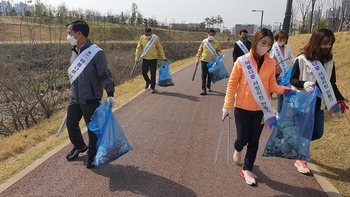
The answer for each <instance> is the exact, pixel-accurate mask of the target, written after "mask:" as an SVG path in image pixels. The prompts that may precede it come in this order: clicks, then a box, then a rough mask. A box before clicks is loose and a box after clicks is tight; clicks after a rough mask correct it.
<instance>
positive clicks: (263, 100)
mask: <svg viewBox="0 0 350 197" xmlns="http://www.w3.org/2000/svg"><path fill="white" fill-rule="evenodd" d="M239 60H240V61H241V64H242V68H243V71H244V73H245V76H246V78H247V81H248V84H249V88H250V91H251V92H252V95H253V97H254V100H255V102H256V104H257V105H258V106H259V108H260V109H261V110H262V111H263V113H264V121H265V122H266V121H267V120H269V119H271V118H275V117H276V115H275V112H274V110H273V107H272V103H271V100H270V99H268V97H267V94H266V91H265V88H264V85H263V83H262V81H261V79H260V76H259V74H258V73H257V71H256V70H255V67H254V65H253V64H252V62H251V61H250V58H249V54H246V55H244V56H241V57H240V58H239Z"/></svg>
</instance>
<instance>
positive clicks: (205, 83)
mask: <svg viewBox="0 0 350 197" xmlns="http://www.w3.org/2000/svg"><path fill="white" fill-rule="evenodd" d="M201 63H202V90H206V89H207V88H209V89H210V85H211V79H210V76H209V69H208V67H207V64H208V62H203V61H201Z"/></svg>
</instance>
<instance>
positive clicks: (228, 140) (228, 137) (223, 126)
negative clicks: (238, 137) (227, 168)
mask: <svg viewBox="0 0 350 197" xmlns="http://www.w3.org/2000/svg"><path fill="white" fill-rule="evenodd" d="M226 117H228V116H226ZM226 117H225V118H224V120H223V121H222V125H221V130H220V134H219V141H218V146H217V148H216V155H215V161H214V164H216V163H217V160H218V155H219V150H220V145H221V140H222V134H223V133H224V128H225V120H226ZM230 119H231V118H230V117H228V131H227V159H226V162H227V165H228V164H229V163H230V130H231V126H230V125H231V120H230Z"/></svg>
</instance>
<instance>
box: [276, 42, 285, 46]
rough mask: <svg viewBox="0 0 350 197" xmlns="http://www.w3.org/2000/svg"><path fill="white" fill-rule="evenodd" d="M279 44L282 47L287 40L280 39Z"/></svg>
mask: <svg viewBox="0 0 350 197" xmlns="http://www.w3.org/2000/svg"><path fill="white" fill-rule="evenodd" d="M277 44H278V46H280V47H281V46H283V45H284V44H285V42H284V41H278V42H277Z"/></svg>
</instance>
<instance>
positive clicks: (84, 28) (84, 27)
mask: <svg viewBox="0 0 350 197" xmlns="http://www.w3.org/2000/svg"><path fill="white" fill-rule="evenodd" d="M69 25H71V26H72V30H73V31H75V32H78V31H80V32H81V33H82V34H83V35H84V36H85V37H88V36H89V33H90V28H89V25H88V24H87V23H86V22H85V21H81V20H75V21H73V22H71V23H69V24H68V25H67V26H66V27H68V26H69Z"/></svg>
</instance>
